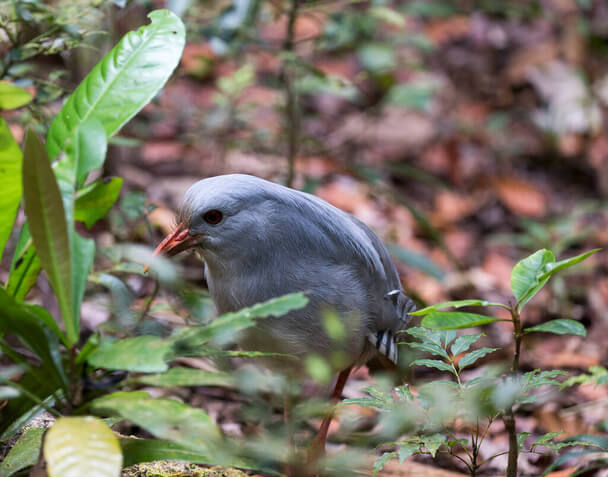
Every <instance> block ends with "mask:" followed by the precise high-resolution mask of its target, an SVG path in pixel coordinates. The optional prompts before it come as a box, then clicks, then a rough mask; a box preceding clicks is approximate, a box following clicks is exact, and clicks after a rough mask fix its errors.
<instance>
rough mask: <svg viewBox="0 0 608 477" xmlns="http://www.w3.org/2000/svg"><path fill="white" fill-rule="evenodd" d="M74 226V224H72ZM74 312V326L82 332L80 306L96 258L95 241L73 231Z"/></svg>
mask: <svg viewBox="0 0 608 477" xmlns="http://www.w3.org/2000/svg"><path fill="white" fill-rule="evenodd" d="M72 226H73V224H72ZM72 234H73V235H72V313H73V317H74V328H75V330H76V332H77V333H79V332H80V306H81V304H82V299H83V297H84V292H85V288H86V284H87V277H88V276H89V272H90V271H91V269H92V268H93V260H94V259H95V241H94V240H93V239H90V238H84V237H82V236H81V235H80V234H78V233H77V232H76V231H73V232H72Z"/></svg>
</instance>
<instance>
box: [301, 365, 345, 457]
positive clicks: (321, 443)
mask: <svg viewBox="0 0 608 477" xmlns="http://www.w3.org/2000/svg"><path fill="white" fill-rule="evenodd" d="M352 369H353V367H352V366H349V367H348V368H346V369H345V370H343V371H340V374H338V379H337V380H336V385H335V387H334V392H333V393H332V395H331V402H332V404H335V403H337V402H338V401H340V398H341V397H342V391H343V390H344V385H345V384H346V381H347V380H348V376H349V375H350V372H351V370H352ZM333 417H334V409H333V407H332V408H331V410H330V411H329V412H328V413H327V415H326V416H325V418H324V419H323V422H322V423H321V427H320V428H319V432H318V433H317V435H316V436H315V438H314V439H313V440H312V442H311V443H310V445H309V446H308V452H307V454H308V455H307V457H308V464H309V465H310V464H313V463H315V462H316V461H317V460H319V458H320V457H322V456H323V454H324V453H325V441H326V440H327V432H328V431H329V425H330V424H331V420H332V419H333Z"/></svg>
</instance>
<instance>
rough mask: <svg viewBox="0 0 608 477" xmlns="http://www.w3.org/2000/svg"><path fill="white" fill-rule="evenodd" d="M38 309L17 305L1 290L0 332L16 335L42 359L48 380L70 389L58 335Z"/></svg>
mask: <svg viewBox="0 0 608 477" xmlns="http://www.w3.org/2000/svg"><path fill="white" fill-rule="evenodd" d="M38 312H39V307H28V306H25V305H22V304H21V303H17V302H16V301H15V300H14V299H13V298H12V297H11V296H10V295H9V294H8V293H7V292H6V291H5V290H4V289H3V288H1V287H0V333H2V334H13V335H15V336H17V337H18V338H19V339H20V340H21V342H22V343H23V344H24V345H25V346H27V347H28V348H29V350H30V351H32V352H33V353H35V354H36V356H38V358H40V362H41V366H42V367H43V369H45V370H46V372H47V376H46V378H47V379H48V380H49V381H50V382H52V383H53V384H55V385H56V386H62V387H63V388H64V389H65V390H67V378H66V376H65V373H64V370H63V363H62V360H61V355H60V352H59V340H58V338H57V336H56V335H55V334H54V333H53V332H52V331H51V330H50V329H49V328H48V327H47V326H45V325H44V324H43V320H41V319H40V318H39V317H38V316H37V314H38Z"/></svg>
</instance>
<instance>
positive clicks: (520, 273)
mask: <svg viewBox="0 0 608 477" xmlns="http://www.w3.org/2000/svg"><path fill="white" fill-rule="evenodd" d="M553 262H555V256H554V255H553V253H552V252H550V251H549V250H545V249H542V250H538V251H537V252H534V253H533V254H532V255H530V256H529V257H526V258H524V259H523V260H521V261H520V262H519V263H518V264H517V265H515V267H513V271H512V272H511V290H512V291H513V296H514V297H515V298H516V299H517V303H518V306H519V308H520V309H521V308H523V306H524V305H525V304H526V303H528V301H530V299H531V298H532V297H533V296H534V295H536V294H537V293H538V291H539V290H540V289H541V288H542V287H543V286H544V285H545V283H547V280H549V276H546V277H545V278H543V279H542V280H541V279H540V278H539V277H541V276H543V273H544V272H545V271H546V266H547V264H549V263H553Z"/></svg>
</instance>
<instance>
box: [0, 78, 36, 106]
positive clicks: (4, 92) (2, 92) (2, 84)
mask: <svg viewBox="0 0 608 477" xmlns="http://www.w3.org/2000/svg"><path fill="white" fill-rule="evenodd" d="M31 100H32V93H30V92H29V91H26V90H24V89H22V88H20V87H19V86H15V85H14V84H12V83H9V82H8V81H0V109H17V108H20V107H21V106H25V105H26V104H27V103H29V102H30V101H31Z"/></svg>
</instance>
